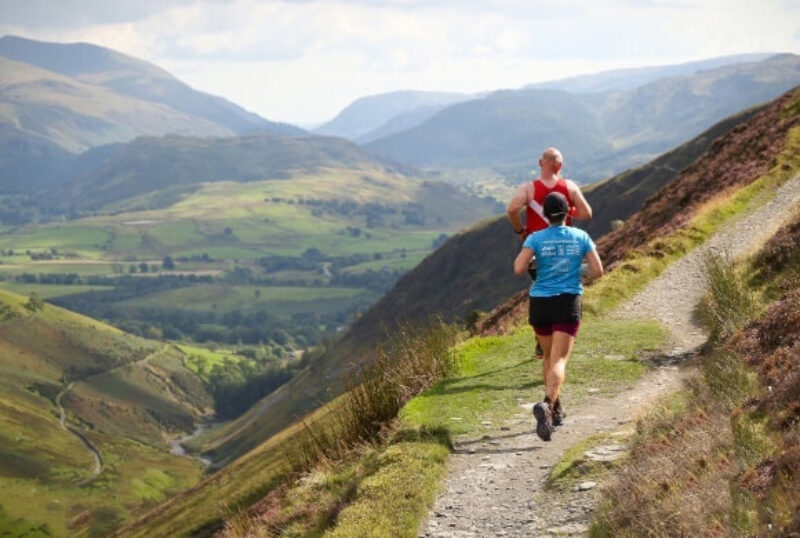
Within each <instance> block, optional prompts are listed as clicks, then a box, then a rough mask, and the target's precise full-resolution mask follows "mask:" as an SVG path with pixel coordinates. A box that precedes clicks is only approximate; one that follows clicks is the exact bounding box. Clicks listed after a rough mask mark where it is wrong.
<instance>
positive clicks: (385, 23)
mask: <svg viewBox="0 0 800 538" xmlns="http://www.w3.org/2000/svg"><path fill="white" fill-rule="evenodd" d="M0 34H15V35H22V36H25V37H30V38H34V39H42V40H47V41H60V42H74V41H86V42H91V43H95V44H98V45H103V46H107V47H110V48H113V49H116V50H119V51H121V52H125V53H128V54H131V55H134V56H137V57H140V58H142V59H145V60H148V61H151V62H154V63H156V64H158V65H159V66H161V67H164V68H165V69H167V70H168V71H170V72H172V73H173V74H174V75H176V76H178V77H179V78H181V79H182V80H184V81H186V82H188V83H189V84H191V85H193V86H194V87H196V88H198V89H201V90H204V91H208V92H211V93H215V94H218V95H223V96H225V97H227V98H228V99H230V100H232V101H234V102H236V103H238V104H240V105H242V106H245V107H246V108H248V109H250V110H253V111H255V112H257V113H259V114H261V115H262V116H265V117H267V118H269V119H273V120H282V121H290V122H294V123H303V124H307V123H312V122H319V121H324V120H326V119H330V118H331V117H332V116H334V115H335V114H336V113H337V112H338V111H339V110H341V109H342V108H343V107H344V106H346V105H347V104H349V103H350V102H351V101H353V100H354V99H356V98H358V97H360V96H363V95H369V94H375V93H381V92H385V91H391V90H398V89H422V90H444V91H461V92H477V91H485V90H492V89H498V88H515V87H519V86H522V85H524V84H527V83H531V82H538V81H542V80H550V79H555V78H562V77H565V76H569V75H574V74H581V73H591V72H597V71H601V70H605V69H613V68H620V67H634V66H643V65H659V64H667V63H679V62H684V61H690V60H698V59H703V58H710V57H714V56H722V55H727V54H737V53H745V52H767V51H780V52H794V53H798V52H800V1H797V0H795V1H791V2H790V1H785V0H760V1H759V2H755V1H753V0H707V1H694V0H663V1H657V0H652V1H633V0H611V1H599V0H595V1H589V0H563V1H555V0H553V1H550V2H540V1H538V0H528V1H525V0H485V1H468V0H461V1H458V0H425V1H423V0H384V1H378V0H336V1H334V0H282V1H277V0H276V1H257V0H232V1H223V0H160V1H159V0H137V1H130V2H128V1H120V0H118V1H114V2H109V1H107V0H49V1H45V0H24V1H19V0H0Z"/></svg>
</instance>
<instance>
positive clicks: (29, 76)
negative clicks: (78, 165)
mask: <svg viewBox="0 0 800 538" xmlns="http://www.w3.org/2000/svg"><path fill="white" fill-rule="evenodd" d="M0 89H2V92H0V120H1V121H2V123H8V124H11V125H13V126H15V127H17V128H18V129H20V130H21V131H24V132H26V133H29V134H33V135H37V136H40V137H42V138H44V139H47V140H49V141H51V142H53V143H55V144H57V145H58V146H60V147H62V148H63V149H66V150H68V151H71V152H73V153H79V152H81V151H85V150H86V149H88V148H90V147H93V146H99V145H102V144H108V143H110V142H122V141H127V140H131V139H132V138H135V137H136V136H139V135H142V134H151V135H160V134H166V133H183V134H195V135H217V136H223V135H229V134H233V132H232V131H230V130H229V129H227V128H226V127H223V126H221V125H218V124H215V123H212V122H210V121H208V120H205V119H203V118H199V117H196V116H190V115H187V114H184V113H182V112H179V111H177V110H174V109H172V108H170V107H168V106H166V105H163V104H161V103H155V102H151V101H143V100H139V99H135V98H132V97H129V96H126V95H120V94H117V93H115V92H114V91H112V90H110V89H108V88H105V87H102V86H96V85H93V84H88V83H85V82H81V81H80V80H76V79H74V78H71V77H67V76H64V75H59V74H57V73H54V72H52V71H47V70H45V69H41V68H38V67H35V66H32V65H29V64H25V63H21V62H17V61H14V60H10V59H8V58H5V57H2V56H0Z"/></svg>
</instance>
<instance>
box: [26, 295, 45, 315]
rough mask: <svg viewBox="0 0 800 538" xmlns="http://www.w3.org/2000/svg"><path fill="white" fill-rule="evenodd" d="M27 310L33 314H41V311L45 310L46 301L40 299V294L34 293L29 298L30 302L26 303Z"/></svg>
mask: <svg viewBox="0 0 800 538" xmlns="http://www.w3.org/2000/svg"><path fill="white" fill-rule="evenodd" d="M25 308H27V309H28V310H30V311H31V312H39V311H40V310H43V309H44V301H43V300H42V298H41V297H39V294H38V293H36V292H35V291H32V292H31V294H30V296H29V297H28V302H27V303H25Z"/></svg>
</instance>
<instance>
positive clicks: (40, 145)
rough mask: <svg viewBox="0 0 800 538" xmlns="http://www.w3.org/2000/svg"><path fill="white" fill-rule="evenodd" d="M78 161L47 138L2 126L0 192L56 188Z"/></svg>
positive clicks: (0, 137) (5, 125) (6, 124)
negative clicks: (72, 165) (75, 161)
mask: <svg viewBox="0 0 800 538" xmlns="http://www.w3.org/2000/svg"><path fill="white" fill-rule="evenodd" d="M74 160H75V156H74V155H73V154H72V153H70V152H69V151H67V150H65V149H64V148H62V147H60V146H58V145H56V144H54V143H52V142H50V141H49V140H47V139H46V138H42V137H39V136H36V135H32V134H29V133H26V132H24V131H22V130H20V129H19V128H17V127H15V126H13V125H11V124H9V123H0V193H3V194H7V193H20V192H32V191H36V190H38V189H43V188H50V187H54V186H56V185H57V184H58V183H59V182H60V181H62V180H63V179H64V176H65V175H66V174H67V173H68V170H69V168H70V165H71V164H72V162H73V161H74Z"/></svg>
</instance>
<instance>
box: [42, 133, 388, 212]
mask: <svg viewBox="0 0 800 538" xmlns="http://www.w3.org/2000/svg"><path fill="white" fill-rule="evenodd" d="M105 153H107V156H106V158H105V159H103V158H102V156H98V157H99V158H98V159H90V160H91V161H98V162H95V163H91V164H94V166H91V167H87V164H90V163H84V162H82V163H81V164H82V165H83V167H84V168H88V170H86V171H84V172H83V174H82V175H80V176H78V177H75V178H73V179H71V180H70V181H69V182H67V184H66V185H65V187H64V188H63V189H62V190H60V191H59V192H58V193H56V194H54V195H53V199H54V200H60V201H61V203H65V205H66V206H67V207H69V208H79V209H87V208H88V209H98V208H101V207H102V206H104V205H107V204H111V203H114V202H119V201H121V200H125V199H126V198H130V197H133V196H137V195H142V194H145V193H148V192H152V191H160V190H165V189H169V188H174V187H178V186H184V185H198V184H200V183H204V182H210V181H236V182H247V181H259V180H269V179H282V178H289V177H291V174H292V173H293V172H302V173H312V172H314V171H319V170H320V169H322V168H325V167H335V168H342V169H367V168H378V169H380V168H386V169H387V170H389V171H397V170H398V169H395V168H393V167H392V166H391V165H383V164H381V163H380V162H376V161H375V160H374V159H373V158H372V157H371V156H369V155H368V154H367V153H365V152H364V151H363V150H361V149H360V148H359V147H358V146H356V145H354V144H352V143H350V142H347V141H345V140H342V139H339V138H332V137H321V136H312V137H298V138H278V137H274V136H271V135H268V134H258V135H248V136H242V137H231V138H190V137H181V136H167V137H162V138H153V137H142V138H138V139H136V140H134V141H133V142H131V143H129V144H127V145H124V146H118V147H116V148H110V149H109V150H107V151H105Z"/></svg>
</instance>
